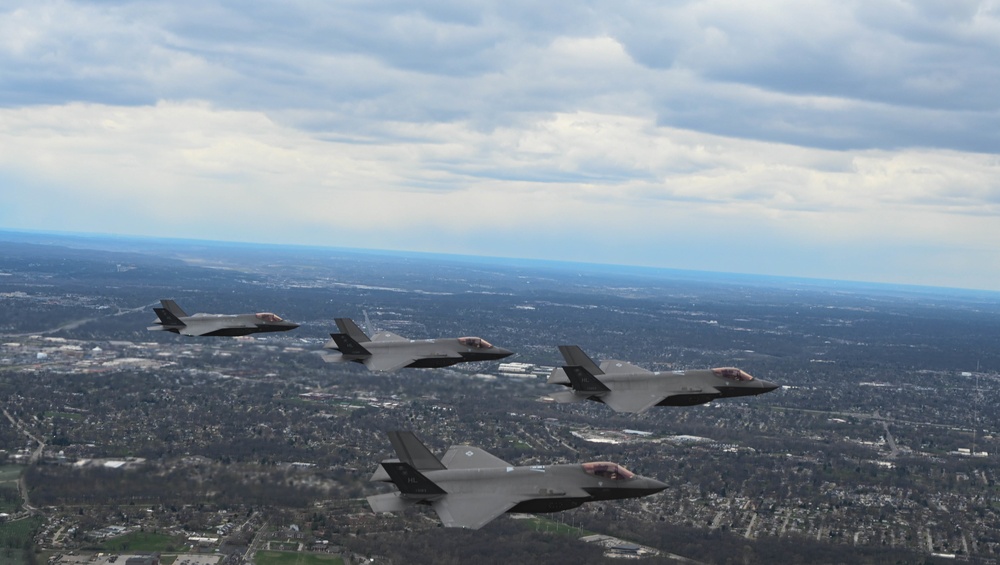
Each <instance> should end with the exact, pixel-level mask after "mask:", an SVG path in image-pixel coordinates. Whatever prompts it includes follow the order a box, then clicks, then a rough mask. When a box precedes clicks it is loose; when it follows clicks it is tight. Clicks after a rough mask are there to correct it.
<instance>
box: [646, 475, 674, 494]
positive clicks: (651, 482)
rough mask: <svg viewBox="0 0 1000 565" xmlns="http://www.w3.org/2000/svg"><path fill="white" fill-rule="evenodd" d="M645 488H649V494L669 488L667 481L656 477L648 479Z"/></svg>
mask: <svg viewBox="0 0 1000 565" xmlns="http://www.w3.org/2000/svg"><path fill="white" fill-rule="evenodd" d="M644 486H645V488H646V489H648V490H649V494H653V493H656V492H660V491H661V490H664V489H666V488H667V486H668V485H667V483H664V482H660V481H658V480H656V479H648V478H647V479H646V483H645V485H644Z"/></svg>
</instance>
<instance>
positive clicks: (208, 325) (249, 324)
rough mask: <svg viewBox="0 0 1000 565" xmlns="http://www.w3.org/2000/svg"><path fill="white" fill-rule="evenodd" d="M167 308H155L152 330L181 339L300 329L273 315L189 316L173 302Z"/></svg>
mask: <svg viewBox="0 0 1000 565" xmlns="http://www.w3.org/2000/svg"><path fill="white" fill-rule="evenodd" d="M160 303H161V304H163V308H153V311H154V312H156V316H157V318H159V319H158V320H157V321H156V324H155V325H153V326H149V327H148V328H146V329H148V330H158V331H165V332H173V333H175V334H181V335H199V336H200V335H210V336H239V335H250V334H255V333H260V332H286V331H288V330H294V329H295V328H297V327H299V325H298V324H293V323H292V322H286V321H285V320H282V319H281V318H280V317H278V316H276V315H274V314H272V313H270V312H259V313H257V314H195V315H193V316H189V315H188V314H187V313H186V312H184V310H182V309H181V307H180V306H178V305H177V303H176V302H174V301H173V300H161V301H160Z"/></svg>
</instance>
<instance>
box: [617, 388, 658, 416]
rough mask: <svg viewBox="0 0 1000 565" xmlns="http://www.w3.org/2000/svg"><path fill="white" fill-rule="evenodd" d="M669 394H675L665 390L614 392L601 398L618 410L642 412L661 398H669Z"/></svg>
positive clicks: (634, 412) (633, 412)
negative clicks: (666, 392) (667, 392)
mask: <svg viewBox="0 0 1000 565" xmlns="http://www.w3.org/2000/svg"><path fill="white" fill-rule="evenodd" d="M668 396H673V395H672V394H664V393H663V392H640V391H633V392H618V393H615V392H612V393H611V394H608V395H605V396H602V397H601V400H602V401H604V403H605V404H607V405H608V406H610V407H611V408H613V409H614V410H615V411H616V412H629V413H632V414H641V413H642V412H645V411H646V410H649V409H650V408H652V407H653V406H656V405H657V404H659V403H660V401H661V400H663V399H665V398H667V397H668Z"/></svg>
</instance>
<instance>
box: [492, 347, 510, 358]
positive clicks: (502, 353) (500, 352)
mask: <svg viewBox="0 0 1000 565" xmlns="http://www.w3.org/2000/svg"><path fill="white" fill-rule="evenodd" d="M493 349H495V350H496V351H494V352H493V355H494V356H495V357H496V358H497V359H503V358H504V357H510V356H511V355H513V354H514V352H513V351H511V350H509V349H504V348H502V347H497V346H495V345H494V346H493Z"/></svg>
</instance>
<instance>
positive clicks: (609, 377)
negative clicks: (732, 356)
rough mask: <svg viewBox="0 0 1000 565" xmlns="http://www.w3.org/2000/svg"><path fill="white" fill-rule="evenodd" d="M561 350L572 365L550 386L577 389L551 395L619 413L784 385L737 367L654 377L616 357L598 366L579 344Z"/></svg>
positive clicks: (562, 369) (552, 379) (760, 391)
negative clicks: (597, 404)
mask: <svg viewBox="0 0 1000 565" xmlns="http://www.w3.org/2000/svg"><path fill="white" fill-rule="evenodd" d="M559 351H560V352H561V353H562V355H563V357H564V358H565V359H566V365H564V366H563V367H560V368H556V369H554V370H553V371H552V373H551V374H550V375H549V380H548V382H549V384H561V385H565V386H568V387H570V388H571V389H572V390H566V391H561V392H556V393H552V394H550V395H549V396H550V397H551V398H552V399H553V400H555V401H556V402H560V403H567V402H583V401H585V400H596V401H598V402H603V403H605V404H607V405H608V406H610V407H611V408H612V409H613V410H615V411H616V412H632V413H641V412H645V411H646V410H648V409H649V408H651V407H653V406H694V405H695V404H705V403H706V402H711V401H713V400H715V399H716V398H730V397H733V396H749V395H754V394H763V393H765V392H771V391H772V390H774V389H776V388H779V387H780V386H781V385H776V384H774V383H769V382H767V381H765V380H761V379H755V378H753V377H752V376H750V374H749V373H747V372H746V371H742V370H740V369H736V368H734V367H721V368H717V369H694V370H688V371H671V372H669V373H661V372H655V373H654V372H653V371H647V370H646V369H643V368H641V367H636V366H635V365H632V364H630V363H626V362H624V361H616V360H613V359H612V360H608V361H605V362H603V363H601V366H600V367H598V366H597V364H596V363H594V361H593V360H591V359H590V357H587V354H586V353H584V352H583V350H582V349H580V348H579V347H577V346H575V345H560V346H559Z"/></svg>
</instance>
